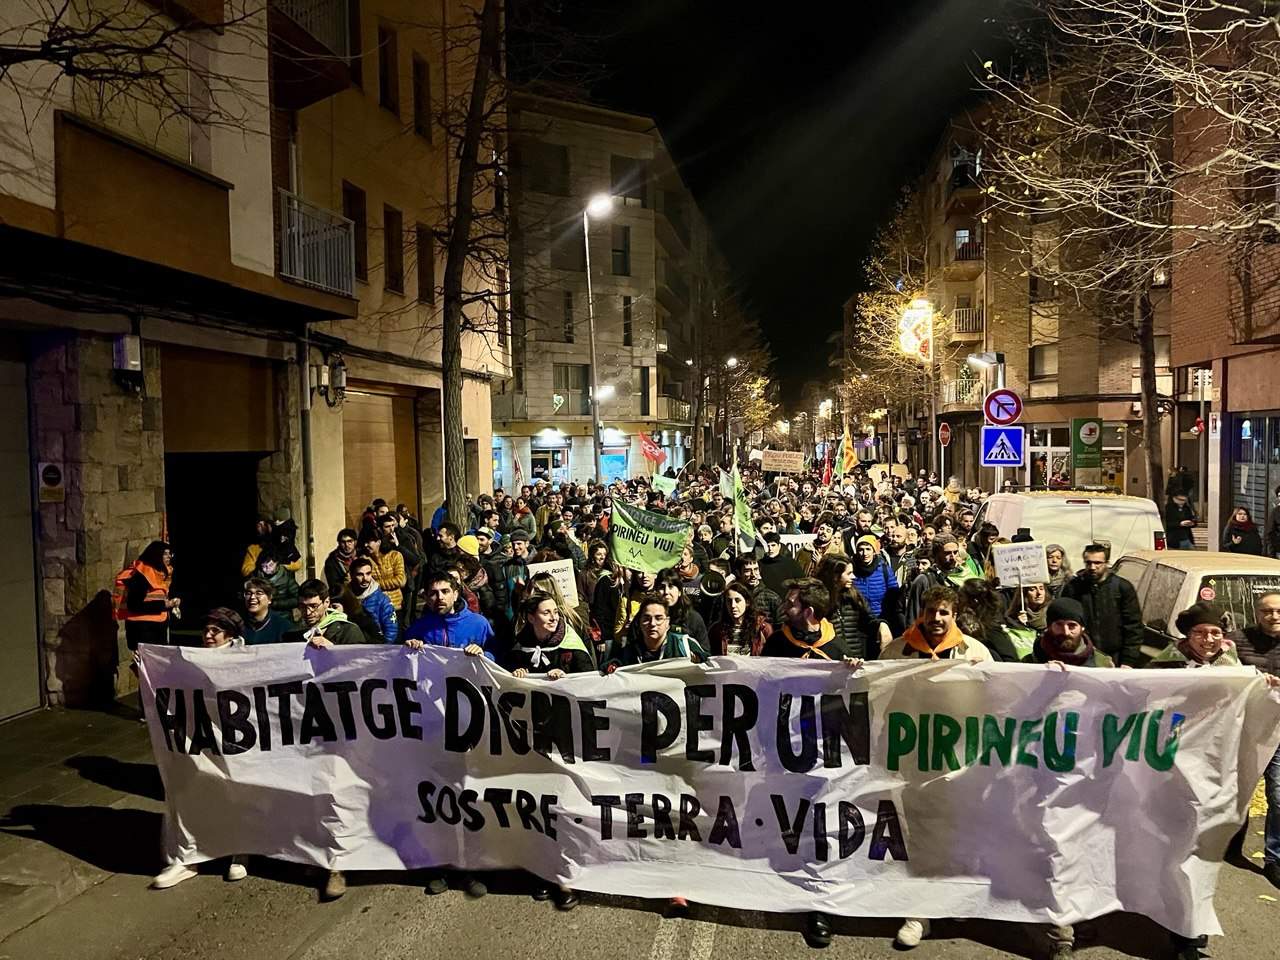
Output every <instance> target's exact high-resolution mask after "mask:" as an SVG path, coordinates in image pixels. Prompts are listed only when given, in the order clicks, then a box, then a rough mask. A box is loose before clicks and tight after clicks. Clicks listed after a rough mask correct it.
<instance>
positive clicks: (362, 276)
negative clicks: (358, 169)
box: [342, 180, 369, 282]
mask: <svg viewBox="0 0 1280 960" xmlns="http://www.w3.org/2000/svg"><path fill="white" fill-rule="evenodd" d="M342 215H343V216H344V217H346V218H347V219H348V220H350V221H351V223H352V224H353V225H354V229H353V231H352V232H353V233H354V234H355V248H356V279H357V280H364V281H366V282H367V281H368V279H369V213H368V210H367V208H366V206H365V197H364V191H363V190H361V189H360V188H359V187H357V186H353V185H352V184H350V183H347V181H345V180H343V181H342Z"/></svg>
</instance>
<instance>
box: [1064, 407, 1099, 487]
mask: <svg viewBox="0 0 1280 960" xmlns="http://www.w3.org/2000/svg"><path fill="white" fill-rule="evenodd" d="M1101 467H1102V421H1101V420H1100V419H1098V418H1097V417H1077V418H1076V419H1074V420H1072V421H1071V472H1072V473H1073V474H1074V473H1075V472H1076V471H1077V470H1097V469H1100V468H1101Z"/></svg>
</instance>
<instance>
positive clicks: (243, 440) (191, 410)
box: [160, 344, 278, 454]
mask: <svg viewBox="0 0 1280 960" xmlns="http://www.w3.org/2000/svg"><path fill="white" fill-rule="evenodd" d="M160 396H161V397H162V399H163V401H164V452H165V453H167V454H174V453H233V452H234V453H266V452H269V451H273V450H275V449H276V448H277V446H278V443H277V440H276V437H277V435H278V434H277V432H276V381H275V368H274V366H273V364H272V363H271V361H270V360H264V359H262V358H259V357H244V356H239V355H237V354H234V353H218V352H216V351H213V350H198V349H193V348H190V347H176V346H170V345H168V344H166V345H165V346H164V347H162V348H161V354H160Z"/></svg>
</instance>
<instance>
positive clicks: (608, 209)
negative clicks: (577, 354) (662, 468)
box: [582, 193, 613, 483]
mask: <svg viewBox="0 0 1280 960" xmlns="http://www.w3.org/2000/svg"><path fill="white" fill-rule="evenodd" d="M612 212H613V197H611V196H609V195H608V194H607V193H597V194H596V195H595V196H594V197H592V198H591V199H590V200H589V201H588V202H587V205H586V207H584V208H583V210H582V248H583V252H584V254H585V255H586V266H587V341H588V343H590V345H591V449H592V452H593V453H594V454H595V461H596V483H604V469H603V467H602V466H601V457H600V399H601V398H600V391H599V389H597V387H596V376H597V374H596V306H595V298H594V297H593V296H592V294H591V236H590V234H591V218H592V217H595V218H596V219H597V220H600V219H603V218H604V217H607V216H609V214H610V213H612Z"/></svg>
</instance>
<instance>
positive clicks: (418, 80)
mask: <svg viewBox="0 0 1280 960" xmlns="http://www.w3.org/2000/svg"><path fill="white" fill-rule="evenodd" d="M413 132H414V133H416V134H417V135H418V136H420V137H422V139H424V140H426V141H427V143H430V142H431V67H430V66H429V65H428V63H427V61H425V60H423V59H422V58H421V57H420V56H418V55H417V54H414V57H413Z"/></svg>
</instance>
